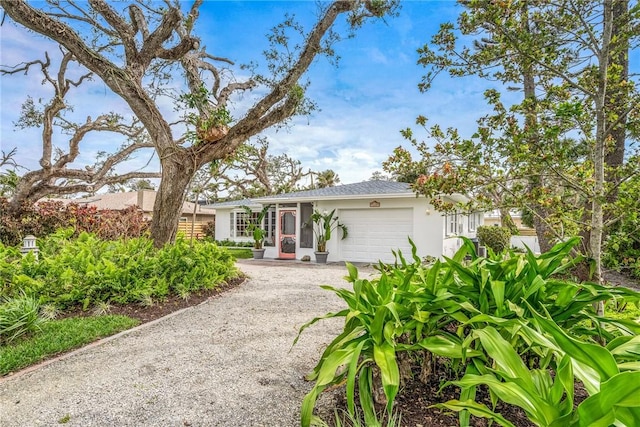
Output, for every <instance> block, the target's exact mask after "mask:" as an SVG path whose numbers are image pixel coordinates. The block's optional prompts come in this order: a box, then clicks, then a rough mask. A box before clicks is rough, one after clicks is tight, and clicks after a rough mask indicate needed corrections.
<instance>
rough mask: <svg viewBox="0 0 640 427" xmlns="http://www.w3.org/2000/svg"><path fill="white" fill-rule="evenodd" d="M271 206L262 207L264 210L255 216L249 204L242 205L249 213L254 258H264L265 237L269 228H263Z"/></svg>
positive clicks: (248, 225) (249, 228)
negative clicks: (263, 222)
mask: <svg viewBox="0 0 640 427" xmlns="http://www.w3.org/2000/svg"><path fill="white" fill-rule="evenodd" d="M270 208H271V205H266V206H264V207H263V208H262V210H261V211H260V212H259V213H258V216H256V217H254V216H253V211H252V210H251V208H250V207H249V206H242V209H244V211H245V212H246V213H247V218H248V219H247V229H246V231H245V232H246V234H247V236H251V237H253V248H252V249H251V251H252V252H253V259H262V258H264V251H265V249H264V248H263V247H262V245H263V243H264V238H265V237H266V235H267V230H265V229H264V228H262V221H263V220H264V217H265V216H266V215H267V212H268V211H269V209H270Z"/></svg>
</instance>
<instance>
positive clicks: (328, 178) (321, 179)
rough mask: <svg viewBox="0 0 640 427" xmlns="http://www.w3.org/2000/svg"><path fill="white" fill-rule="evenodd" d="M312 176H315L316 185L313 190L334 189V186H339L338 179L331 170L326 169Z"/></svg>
mask: <svg viewBox="0 0 640 427" xmlns="http://www.w3.org/2000/svg"><path fill="white" fill-rule="evenodd" d="M314 174H315V175H316V183H315V185H314V187H315V188H327V187H335V186H336V185H338V184H340V177H339V176H338V174H337V173H336V172H335V171H334V170H332V169H327V170H324V171H322V172H315V173H314Z"/></svg>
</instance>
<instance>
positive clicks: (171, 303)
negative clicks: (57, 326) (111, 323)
mask: <svg viewBox="0 0 640 427" xmlns="http://www.w3.org/2000/svg"><path fill="white" fill-rule="evenodd" d="M244 280H245V277H238V278H235V279H232V280H230V281H229V282H227V283H222V284H220V285H218V286H216V287H215V288H214V289H205V290H202V291H198V292H194V293H192V294H190V295H189V297H188V298H186V299H185V298H180V297H179V296H177V295H170V296H168V297H167V298H166V299H164V300H162V301H154V303H153V304H151V305H141V304H127V305H121V304H110V305H109V306H108V308H107V310H106V313H104V314H113V315H122V316H127V317H131V318H133V319H137V320H138V321H140V323H141V324H142V323H147V322H151V321H153V320H156V319H159V318H161V317H164V316H166V315H168V314H171V313H173V312H175V311H178V310H182V309H183V308H187V307H193V306H196V305H199V304H201V303H203V302H205V301H207V300H209V299H211V298H216V297H218V296H219V295H221V294H222V293H224V292H226V291H228V290H230V289H233V288H235V287H236V286H238V285H240V284H241V283H242V282H244ZM94 315H95V312H93V311H91V310H82V309H81V308H77V309H73V310H69V311H65V312H64V313H62V314H61V315H60V316H58V318H65V317H78V316H94Z"/></svg>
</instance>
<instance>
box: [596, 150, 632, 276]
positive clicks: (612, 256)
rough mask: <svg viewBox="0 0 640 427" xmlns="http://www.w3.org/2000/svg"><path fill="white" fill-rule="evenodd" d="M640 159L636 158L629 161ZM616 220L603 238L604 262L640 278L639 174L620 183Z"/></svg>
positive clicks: (630, 162)
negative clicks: (617, 219) (617, 218)
mask: <svg viewBox="0 0 640 427" xmlns="http://www.w3.org/2000/svg"><path fill="white" fill-rule="evenodd" d="M634 161H635V162H636V164H637V162H638V161H640V158H638V157H636V158H633V159H629V163H628V164H633V162H634ZM615 209H616V212H615V215H612V216H614V217H619V218H620V220H619V221H617V222H615V223H614V225H613V226H612V229H611V230H610V231H609V233H608V236H607V237H606V239H605V245H604V258H603V262H604V263H605V265H607V266H608V267H610V268H613V269H615V270H618V271H621V272H623V273H626V274H628V275H630V276H633V277H636V278H640V233H639V231H640V175H638V174H636V175H635V176H632V177H631V178H630V179H629V180H627V181H624V182H623V183H622V184H620V189H619V191H618V200H617V201H616V204H615Z"/></svg>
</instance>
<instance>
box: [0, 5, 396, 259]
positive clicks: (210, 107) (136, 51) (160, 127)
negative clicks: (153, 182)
mask: <svg viewBox="0 0 640 427" xmlns="http://www.w3.org/2000/svg"><path fill="white" fill-rule="evenodd" d="M202 3H203V2H202V0H196V1H194V2H193V3H191V4H189V5H187V4H185V3H182V2H179V1H167V2H164V3H157V2H150V1H145V0H139V1H134V2H131V3H111V2H107V1H105V0H90V1H89V2H87V3H82V4H80V3H75V2H69V3H65V2H57V1H52V0H50V1H46V2H43V3H38V4H32V3H30V2H27V1H21V0H19V1H12V0H11V1H10V0H0V6H2V8H3V10H4V12H5V13H6V14H7V16H9V17H10V18H11V19H13V20H14V21H15V22H17V23H19V24H20V25H23V26H25V27H26V28H28V29H30V30H32V31H35V32H36V33H38V34H41V35H43V36H45V37H48V38H50V39H52V40H54V41H55V42H57V43H59V44H60V45H61V46H62V47H63V49H65V50H66V51H67V52H69V55H71V56H72V58H73V60H74V61H76V62H77V63H79V64H81V65H82V66H83V67H85V68H86V69H87V70H89V72H91V73H93V75H94V76H96V77H97V78H100V79H101V80H102V81H103V82H104V83H105V84H106V86H107V87H108V88H109V89H110V90H111V91H113V92H114V93H115V94H116V95H118V96H119V97H121V98H122V99H123V100H124V101H125V102H126V103H127V105H128V106H129V108H130V109H131V111H132V113H133V115H134V116H135V117H136V119H137V120H139V122H140V124H141V125H142V126H143V127H144V130H145V131H146V133H147V134H148V136H149V140H150V142H151V143H152V144H153V147H154V149H155V151H156V153H157V155H158V158H159V159H160V163H161V167H162V178H161V181H160V185H159V188H158V195H157V198H156V203H155V205H154V213H153V223H152V229H151V234H152V237H153V239H154V241H155V244H156V245H158V246H162V245H163V244H164V243H166V242H168V241H171V240H172V239H173V238H174V237H175V233H176V231H177V224H178V218H179V215H180V209H181V205H182V200H183V199H184V196H185V194H186V191H187V188H188V185H189V182H190V181H191V179H192V177H193V176H194V175H195V174H196V172H197V171H198V170H199V169H201V168H202V167H203V166H204V165H206V164H208V163H210V162H212V161H215V160H224V159H226V158H227V157H229V156H231V155H233V153H234V152H235V150H236V149H237V148H238V147H239V146H241V145H242V144H244V143H245V142H246V141H247V140H248V139H249V138H250V137H252V136H255V135H258V134H259V133H260V132H262V131H264V130H265V129H267V128H270V127H272V126H275V125H278V124H282V123H285V122H286V121H287V120H288V119H290V118H291V117H292V116H294V115H296V114H305V113H307V112H308V111H309V110H310V109H311V108H312V106H313V104H312V102H311V101H310V100H308V99H307V98H306V97H305V88H306V87H307V85H308V84H309V83H308V82H307V81H305V80H304V75H305V73H306V72H307V70H308V69H309V67H310V65H311V64H312V63H313V61H314V59H316V57H318V56H319V55H328V56H331V55H333V54H334V51H333V44H334V42H335V41H337V40H338V39H339V36H338V35H337V34H336V33H335V32H334V31H333V27H334V24H335V23H336V21H337V20H338V19H339V18H340V17H341V16H344V17H345V18H346V19H347V21H348V23H349V25H350V26H351V28H352V29H357V28H358V27H359V26H360V25H362V24H363V23H364V22H365V21H366V20H368V19H370V18H373V19H376V18H382V17H384V16H386V15H388V14H392V13H394V12H395V10H396V8H397V6H398V2H397V1H395V0H391V1H377V0H376V1H374V0H351V1H335V2H331V3H323V4H321V7H320V12H319V16H318V19H317V22H316V23H315V25H314V26H313V28H311V29H309V30H305V29H303V28H302V27H301V26H300V25H299V24H298V23H297V22H296V21H295V20H294V19H293V18H292V17H285V19H284V21H283V22H282V23H280V24H278V25H276V26H275V27H274V28H273V31H272V32H271V34H270V35H269V41H270V42H271V46H272V47H271V49H269V50H267V51H266V52H265V59H264V60H265V61H266V64H267V67H266V70H267V72H265V73H262V74H260V73H258V72H257V71H256V69H255V68H254V67H252V66H251V64H249V65H248V66H247V67H245V68H244V69H243V70H244V71H245V72H248V76H247V77H246V78H244V79H243V78H242V77H240V76H237V75H234V73H232V72H230V69H229V67H230V66H232V65H234V64H235V63H234V61H233V59H232V58H224V57H219V56H216V55H215V53H214V52H209V51H207V49H206V47H204V46H201V43H200V39H199V38H198V36H197V31H199V30H200V31H201V30H202V29H203V28H202V27H201V26H200V25H199V22H198V17H199V8H200V7H201V5H202ZM36 6H37V7H36ZM256 60H258V58H256ZM176 76H181V78H183V79H184V80H185V81H186V87H185V88H184V89H183V90H182V91H181V93H180V94H178V96H175V94H172V93H168V91H167V90H166V85H167V82H169V81H171V80H172V79H174V78H175V77H176ZM242 93H249V94H253V97H252V98H251V99H252V100H253V104H252V105H250V106H249V107H247V108H245V109H235V107H236V105H234V104H233V102H232V101H233V100H234V99H236V98H237V97H238V96H239V94H242ZM172 95H174V102H173V103H174V104H176V103H182V104H183V105H184V107H186V109H185V114H184V116H183V117H182V120H180V121H179V122H178V123H169V122H168V121H167V119H166V118H165V116H164V115H163V110H162V108H161V105H162V101H163V100H166V98H167V97H171V96H172ZM174 131H175V134H176V135H177V136H174Z"/></svg>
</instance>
